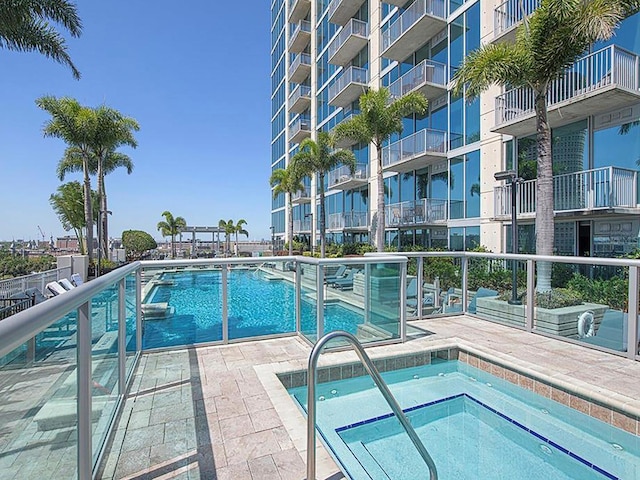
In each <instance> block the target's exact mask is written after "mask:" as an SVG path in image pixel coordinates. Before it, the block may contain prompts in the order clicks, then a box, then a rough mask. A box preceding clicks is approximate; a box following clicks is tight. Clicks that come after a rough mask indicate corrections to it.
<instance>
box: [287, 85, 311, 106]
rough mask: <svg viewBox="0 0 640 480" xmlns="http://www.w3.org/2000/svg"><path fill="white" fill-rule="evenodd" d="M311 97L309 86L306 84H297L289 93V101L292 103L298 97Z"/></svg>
mask: <svg viewBox="0 0 640 480" xmlns="http://www.w3.org/2000/svg"><path fill="white" fill-rule="evenodd" d="M302 97H304V98H311V87H309V86H308V85H298V86H297V87H296V88H294V89H293V92H291V95H289V103H290V104H294V103H296V101H297V100H298V99H299V98H302Z"/></svg>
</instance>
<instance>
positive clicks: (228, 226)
mask: <svg viewBox="0 0 640 480" xmlns="http://www.w3.org/2000/svg"><path fill="white" fill-rule="evenodd" d="M218 227H220V228H222V229H223V230H224V253H225V256H226V255H228V254H229V253H230V252H231V235H233V234H234V233H236V226H235V225H234V224H233V220H228V221H224V220H220V221H218Z"/></svg>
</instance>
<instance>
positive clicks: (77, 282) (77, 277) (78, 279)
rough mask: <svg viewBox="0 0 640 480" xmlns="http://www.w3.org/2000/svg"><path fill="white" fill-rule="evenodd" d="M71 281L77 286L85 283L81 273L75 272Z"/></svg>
mask: <svg viewBox="0 0 640 480" xmlns="http://www.w3.org/2000/svg"><path fill="white" fill-rule="evenodd" d="M71 281H72V282H73V284H74V285H75V286H76V287H79V286H80V285H82V284H83V283H84V280H82V277H81V276H80V274H79V273H74V274H73V275H71Z"/></svg>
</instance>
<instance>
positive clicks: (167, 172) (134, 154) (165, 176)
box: [0, 0, 271, 241]
mask: <svg viewBox="0 0 640 480" xmlns="http://www.w3.org/2000/svg"><path fill="white" fill-rule="evenodd" d="M77 3H78V13H79V15H80V17H81V19H82V23H83V33H82V35H81V36H80V37H79V38H68V40H67V45H68V51H69V54H70V55H71V58H72V60H73V62H74V64H75V65H76V67H77V68H78V69H79V70H80V73H81V74H82V78H81V79H80V80H75V79H74V78H73V75H72V73H71V70H70V69H69V68H67V67H66V66H64V65H62V64H58V63H56V62H54V61H53V60H50V59H48V58H46V57H44V56H42V55H40V54H38V53H35V52H12V51H9V50H3V49H0V240H5V241H9V240H13V239H24V240H31V239H33V240H42V236H41V234H40V231H39V229H38V227H40V228H41V229H42V231H43V232H44V234H45V238H46V240H49V237H50V236H53V237H54V238H56V237H58V236H63V235H73V231H70V232H65V230H64V229H63V227H62V225H61V223H60V221H59V220H58V218H57V216H56V214H55V212H54V211H53V209H52V208H51V206H50V204H49V197H50V195H51V194H52V193H55V192H56V189H57V188H58V186H60V185H61V184H62V183H63V182H60V181H59V180H58V178H57V176H56V167H57V165H58V162H59V160H60V159H61V158H62V154H63V152H64V149H65V144H64V142H62V141H61V140H59V139H56V138H45V137H44V136H43V133H42V127H43V125H44V124H45V122H46V121H47V120H48V118H50V117H49V115H48V114H47V113H46V112H44V111H42V110H40V109H39V108H38V107H37V106H36V104H35V100H36V99H37V98H38V97H40V96H42V95H55V96H71V97H74V98H76V99H77V100H78V101H79V102H80V103H81V104H83V105H86V106H90V107H96V106H98V105H101V104H105V105H108V106H110V107H113V108H115V109H117V110H119V111H120V112H121V113H123V114H124V115H127V116H130V117H133V118H135V119H136V120H137V121H138V123H139V124H140V131H139V132H137V134H136V139H137V141H138V148H136V149H130V148H122V149H120V150H121V151H122V152H124V153H126V154H128V155H130V157H131V159H132V161H133V163H134V170H133V172H132V173H131V175H127V173H126V171H125V170H124V169H122V171H116V172H114V173H112V174H110V175H108V176H107V177H106V189H107V199H108V208H109V210H111V211H112V215H111V216H110V220H109V229H110V231H109V234H110V236H111V237H120V235H121V234H122V232H123V231H124V230H129V229H134V230H144V231H146V232H148V233H150V234H151V235H152V236H154V238H156V239H158V240H159V239H161V238H162V237H161V235H160V233H159V232H158V231H157V228H156V225H157V223H158V222H159V221H161V220H164V219H163V217H162V212H164V211H165V210H169V211H170V212H171V213H172V214H173V215H174V216H181V217H183V218H184V219H185V220H186V222H187V225H190V226H217V225H218V221H219V220H220V219H225V220H229V219H232V220H234V223H235V222H237V220H239V219H241V218H243V219H245V220H246V221H247V225H246V226H245V228H246V230H248V232H249V239H251V240H260V239H269V238H270V235H271V234H270V230H269V226H270V224H271V216H270V210H271V191H270V187H269V175H270V173H271V168H270V157H271V148H270V129H271V127H270V77H269V74H270V72H269V70H270V57H269V51H270V32H269V29H270V13H269V5H268V2H263V1H251V2H248V3H247V4H245V5H243V7H242V8H238V7H237V5H236V4H235V3H233V2H214V1H211V0H192V1H190V2H175V1H172V2H169V1H166V0H156V1H154V2H148V1H142V0H111V1H109V2H95V1H91V0H79V1H78V2H77ZM254 5H255V8H253V6H254ZM60 31H61V33H62V32H63V31H62V30H60ZM64 34H65V36H66V32H64ZM72 180H78V181H80V182H81V181H82V175H81V174H80V173H77V174H71V175H68V176H67V177H66V178H65V182H66V181H72ZM92 187H93V188H94V189H95V188H96V185H95V179H93V183H92ZM198 238H203V239H206V240H209V239H210V236H207V237H206V238H204V237H198ZM241 238H243V237H241Z"/></svg>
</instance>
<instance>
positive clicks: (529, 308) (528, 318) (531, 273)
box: [524, 260, 536, 332]
mask: <svg viewBox="0 0 640 480" xmlns="http://www.w3.org/2000/svg"><path fill="white" fill-rule="evenodd" d="M535 275H536V267H535V263H534V261H533V260H527V305H526V308H525V309H524V312H525V320H524V324H525V328H526V329H527V332H533V312H534V303H535V298H536V277H535Z"/></svg>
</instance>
